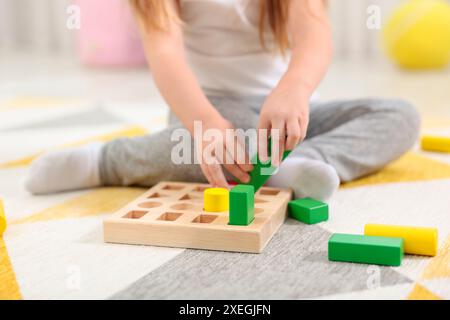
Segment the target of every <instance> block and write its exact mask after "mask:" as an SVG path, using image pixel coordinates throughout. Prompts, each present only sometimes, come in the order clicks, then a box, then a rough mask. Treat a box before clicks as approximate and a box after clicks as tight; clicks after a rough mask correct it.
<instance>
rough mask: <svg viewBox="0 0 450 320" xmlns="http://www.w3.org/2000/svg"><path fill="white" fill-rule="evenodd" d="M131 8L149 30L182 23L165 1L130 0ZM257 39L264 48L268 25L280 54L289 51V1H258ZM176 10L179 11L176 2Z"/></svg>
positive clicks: (163, 28) (161, 29)
mask: <svg viewBox="0 0 450 320" xmlns="http://www.w3.org/2000/svg"><path fill="white" fill-rule="evenodd" d="M130 2H131V6H132V8H133V10H134V12H135V13H136V15H137V17H138V19H139V21H140V22H141V23H142V24H143V25H144V26H145V27H146V28H147V29H149V30H158V31H166V30H167V27H168V25H169V22H171V21H176V22H177V23H182V21H181V19H180V16H179V15H178V14H177V12H172V11H173V10H171V8H170V7H169V4H168V2H167V1H166V0H130ZM259 2H260V14H259V39H260V42H261V46H262V47H263V48H266V43H265V37H264V35H265V30H266V26H267V25H269V27H270V30H271V32H272V33H273V36H274V39H275V43H276V45H277V48H278V50H279V51H280V52H282V53H284V52H286V50H288V49H289V36H288V31H287V24H288V15H289V5H290V0H259ZM177 4H178V7H177V10H180V5H179V2H178V1H177Z"/></svg>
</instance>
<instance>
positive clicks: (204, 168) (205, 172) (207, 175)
mask: <svg viewBox="0 0 450 320" xmlns="http://www.w3.org/2000/svg"><path fill="white" fill-rule="evenodd" d="M200 168H201V169H202V172H203V175H204V176H205V178H206V180H208V183H209V184H210V185H212V186H213V187H214V179H213V178H212V176H211V173H210V172H209V168H208V166H207V165H206V164H204V163H202V164H200Z"/></svg>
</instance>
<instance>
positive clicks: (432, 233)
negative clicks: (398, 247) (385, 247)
mask: <svg viewBox="0 0 450 320" xmlns="http://www.w3.org/2000/svg"><path fill="white" fill-rule="evenodd" d="M364 234H365V235H367V236H380V237H395V238H402V239H403V241H404V251H405V253H409V254H419V255H425V256H435V255H436V254H437V250H438V231H437V229H436V228H424V227H403V226H391V225H383V224H370V223H369V224H366V226H365V228H364Z"/></svg>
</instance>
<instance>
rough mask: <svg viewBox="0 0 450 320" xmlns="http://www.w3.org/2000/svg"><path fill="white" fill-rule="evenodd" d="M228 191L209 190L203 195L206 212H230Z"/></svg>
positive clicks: (223, 189) (219, 189)
mask: <svg viewBox="0 0 450 320" xmlns="http://www.w3.org/2000/svg"><path fill="white" fill-rule="evenodd" d="M228 193H229V192H228V190H227V189H225V188H208V189H206V190H205V192H204V193H203V205H204V209H205V211H206V212H223V211H228V203H229V200H228Z"/></svg>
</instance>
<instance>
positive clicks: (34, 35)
mask: <svg viewBox="0 0 450 320" xmlns="http://www.w3.org/2000/svg"><path fill="white" fill-rule="evenodd" d="M124 1H125V0H124ZM255 1H256V0H255ZM401 1H402V0H329V2H330V5H331V8H330V15H331V19H332V24H333V32H334V39H335V53H336V57H337V58H348V59H352V60H355V59H367V58H368V57H371V58H376V57H378V55H379V48H378V36H379V33H380V32H379V30H369V29H368V28H367V27H366V19H367V13H366V10H367V8H368V6H369V5H372V4H375V5H379V6H380V7H381V9H382V13H383V15H382V18H383V21H384V19H385V18H386V16H387V14H388V12H389V10H390V9H391V8H392V7H393V6H394V5H395V4H397V3H398V2H401ZM403 1H404V0H403ZM70 2H71V1H70V0H0V53H2V52H9V53H11V52H19V51H25V52H33V53H34V52H36V53H56V54H65V55H69V56H70V55H73V47H74V45H73V42H74V41H73V38H74V34H73V31H69V30H68V29H67V28H66V19H67V13H66V8H67V5H68V4H70Z"/></svg>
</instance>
